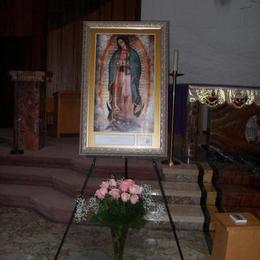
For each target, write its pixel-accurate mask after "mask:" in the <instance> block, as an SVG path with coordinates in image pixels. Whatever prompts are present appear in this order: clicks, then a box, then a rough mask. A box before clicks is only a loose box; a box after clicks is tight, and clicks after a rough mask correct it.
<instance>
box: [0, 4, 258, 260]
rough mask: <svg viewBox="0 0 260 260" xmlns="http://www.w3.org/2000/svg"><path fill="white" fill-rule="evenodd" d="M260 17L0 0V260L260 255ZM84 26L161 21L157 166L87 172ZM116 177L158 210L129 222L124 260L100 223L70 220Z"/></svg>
mask: <svg viewBox="0 0 260 260" xmlns="http://www.w3.org/2000/svg"><path fill="white" fill-rule="evenodd" d="M259 11H260V2H259V1H255V0H236V1H235V0H207V1H206V0H203V1H199V3H198V1H196V0H191V1H181V0H161V1H156V0H74V1H70V0H39V1H33V0H1V1H0V57H1V58H0V60H1V62H0V244H1V247H0V260H16V259H23V260H49V259H60V260H70V259H71V260H74V259H77V260H81V259H82V260H83V259H89V260H109V259H118V260H119V259H121V260H122V259H134V260H135V259H136V260H141V259H154V260H170V259H185V260H186V259H189V260H192V259H194V260H195V259H200V260H209V259H214V260H224V259H226V260H231V259H236V260H243V259H250V260H256V259H260V258H259V257H260V249H259V243H260V74H259V68H260V62H259V61H260V49H259V46H260V32H259V24H260V17H259ZM86 21H94V22H96V23H97V24H98V22H101V21H107V22H109V23H110V22H111V23H113V22H116V21H122V22H128V21H129V22H140V23H141V22H142V21H167V22H168V23H169V32H168V38H167V40H168V41H169V46H168V47H169V50H167V51H168V54H169V57H167V58H168V61H167V65H168V68H167V75H169V77H168V78H169V80H168V86H166V88H167V93H168V95H167V100H166V101H163V102H166V103H167V106H168V107H167V108H168V109H167V110H168V137H167V138H168V140H167V142H168V146H169V147H168V159H167V160H162V158H156V165H157V166H158V169H159V170H158V172H156V169H157V168H156V167H154V165H153V163H154V162H153V161H152V160H151V158H149V157H148V158H145V157H140V158H139V157H138V156H137V157H134V156H130V157H129V158H127V157H126V156H124V155H122V156H117V157H111V156H98V157H97V159H96V162H95V165H94V169H93V161H94V160H93V158H92V157H91V156H85V155H79V145H80V131H81V130H80V129H81V117H80V116H81V113H82V111H81V102H82V77H83V73H85V72H84V71H83V70H82V56H83V23H84V22H86ZM176 51H177V53H178V60H177V64H176V57H175V56H174V53H176ZM175 55H176V54H175ZM166 131H167V130H166ZM169 156H172V157H171V158H170V157H169ZM164 159H165V158H164ZM171 160H173V165H170V164H169V161H171ZM112 175H113V176H115V177H116V178H117V179H120V178H124V177H125V178H126V177H127V178H133V179H134V180H136V181H137V182H139V183H141V184H148V185H150V186H151V187H152V194H153V197H154V199H155V200H156V201H158V202H162V203H164V204H165V206H166V211H165V214H164V215H161V216H159V217H158V216H155V215H153V214H152V213H151V214H150V215H148V216H147V219H146V220H147V221H146V223H145V225H144V227H143V228H141V229H138V230H136V229H131V230H129V232H128V235H127V240H126V243H125V248H124V258H115V256H114V255H113V249H112V241H111V234H110V232H109V228H108V227H106V226H102V225H93V224H92V223H90V222H88V221H86V223H76V222H75V221H73V217H74V215H73V214H74V213H75V212H74V211H73V210H75V199H76V198H77V196H78V195H79V194H81V195H82V194H84V196H86V197H90V196H92V195H93V194H94V193H95V190H96V189H97V188H98V185H99V184H100V183H101V182H102V180H105V179H108V178H110V177H111V176H112ZM86 180H87V181H88V183H87V186H86V187H85V189H84V190H83V191H82V185H83V184H84V183H85V181H86ZM232 213H241V214H242V215H243V216H244V217H245V218H246V219H247V223H246V224H243V225H242V224H240V225H239V224H236V223H234V222H232V219H230V214H232ZM158 221H160V222H159V224H158V223H157V222H158ZM113 257H114V258H113Z"/></svg>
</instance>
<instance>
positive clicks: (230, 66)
mask: <svg viewBox="0 0 260 260" xmlns="http://www.w3.org/2000/svg"><path fill="white" fill-rule="evenodd" d="M221 2H222V3H223V2H225V3H226V4H224V5H223V4H221ZM142 20H168V21H170V37H169V38H170V64H171V69H172V64H173V57H172V56H173V49H178V50H179V52H180V57H179V72H182V73H184V74H185V75H184V76H183V77H180V78H178V82H179V83H180V82H186V83H190V82H196V83H211V84H236V85H247V86H260V0H142Z"/></svg>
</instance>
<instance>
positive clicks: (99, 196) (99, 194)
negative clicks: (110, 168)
mask: <svg viewBox="0 0 260 260" xmlns="http://www.w3.org/2000/svg"><path fill="white" fill-rule="evenodd" d="M95 196H96V197H97V198H98V199H100V200H102V199H104V198H105V196H104V195H103V194H102V193H101V192H100V189H99V190H96V192H95Z"/></svg>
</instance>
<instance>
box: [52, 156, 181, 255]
mask: <svg viewBox="0 0 260 260" xmlns="http://www.w3.org/2000/svg"><path fill="white" fill-rule="evenodd" d="M123 158H124V161H125V174H124V177H125V179H128V178H129V176H128V159H127V157H123ZM95 164H96V157H94V158H93V161H92V164H91V167H90V169H89V171H88V173H87V175H86V179H85V181H84V184H83V186H82V188H81V191H80V195H79V196H83V195H84V191H85V188H86V186H87V183H88V180H89V178H90V176H91V174H92V172H93V170H94V168H95ZM152 164H153V167H154V169H155V173H156V177H157V180H158V183H159V186H160V190H161V193H162V197H163V201H164V204H165V208H166V211H167V214H168V217H169V221H170V225H171V228H172V231H173V234H174V238H175V241H176V244H177V248H178V252H179V254H180V257H181V260H184V258H183V253H182V250H181V247H180V243H179V239H178V236H177V233H176V227H175V224H174V222H173V219H172V216H171V213H170V210H169V206H168V202H167V198H166V195H165V192H164V189H163V186H162V179H161V176H160V171H159V169H158V166H157V163H156V160H155V159H152ZM76 209H77V204H75V206H74V209H73V211H72V213H71V217H70V219H69V222H68V224H67V227H66V229H65V232H64V235H63V237H62V240H61V242H60V245H59V248H58V250H57V253H56V255H55V258H54V260H57V259H58V257H59V254H60V251H61V249H62V246H63V244H64V242H65V239H66V236H67V234H68V231H69V229H70V226H71V224H72V222H73V219H74V215H75V212H76Z"/></svg>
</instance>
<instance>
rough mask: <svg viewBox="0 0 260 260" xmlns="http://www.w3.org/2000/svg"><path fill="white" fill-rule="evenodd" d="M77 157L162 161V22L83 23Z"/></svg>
mask: <svg viewBox="0 0 260 260" xmlns="http://www.w3.org/2000/svg"><path fill="white" fill-rule="evenodd" d="M82 55H83V58H82V86H81V128H80V129H81V131H80V148H79V153H80V154H81V155H92V156H99V155H100V156H123V157H124V156H143V157H153V158H156V157H167V139H168V114H167V109H168V102H167V100H168V22H164V21H155V22H153V21H151V22H148V21H142V22H84V24H83V52H82Z"/></svg>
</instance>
